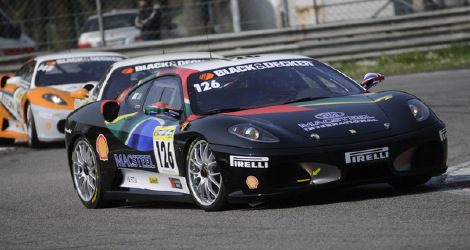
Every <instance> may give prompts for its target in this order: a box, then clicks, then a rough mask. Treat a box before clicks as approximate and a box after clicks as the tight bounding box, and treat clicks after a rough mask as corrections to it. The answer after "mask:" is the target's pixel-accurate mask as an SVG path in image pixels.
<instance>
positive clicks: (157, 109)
mask: <svg viewBox="0 0 470 250" xmlns="http://www.w3.org/2000/svg"><path fill="white" fill-rule="evenodd" d="M181 113H182V111H181V110H179V109H175V108H173V107H171V106H169V105H168V103H166V102H156V103H154V104H151V105H149V106H146V107H145V108H144V114H146V115H162V114H163V115H168V116H171V117H174V118H176V119H179V118H181Z"/></svg>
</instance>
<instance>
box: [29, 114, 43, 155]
mask: <svg viewBox="0 0 470 250" xmlns="http://www.w3.org/2000/svg"><path fill="white" fill-rule="evenodd" d="M26 126H27V128H28V145H29V146H30V147H31V148H38V147H40V146H41V142H40V141H39V139H38V134H37V132H36V125H35V123H34V116H33V112H32V111H31V105H29V106H28V110H27V112H26Z"/></svg>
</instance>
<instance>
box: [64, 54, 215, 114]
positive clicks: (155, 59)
mask: <svg viewBox="0 0 470 250" xmlns="http://www.w3.org/2000/svg"><path fill="white" fill-rule="evenodd" d="M216 58H222V56H221V55H219V54H217V53H213V52H185V53H172V54H161V55H151V56H142V57H136V58H131V59H126V60H122V61H119V62H116V63H114V64H113V65H112V66H111V67H110V68H109V69H108V71H107V72H106V74H105V75H104V76H103V78H101V81H100V82H96V81H95V82H89V83H87V84H85V85H84V86H83V88H82V89H80V90H77V91H75V92H73V93H72V94H71V96H72V97H73V98H76V99H75V108H79V107H81V106H83V105H85V104H87V103H90V102H94V101H99V100H106V99H112V98H115V97H117V96H118V95H119V94H120V93H121V92H122V91H124V90H125V89H127V88H129V87H130V86H131V85H132V84H134V83H136V82H138V81H139V80H141V79H143V78H145V77H147V76H150V75H152V74H156V73H158V72H160V71H161V70H163V69H166V68H170V67H175V66H182V65H186V64H190V63H197V62H201V61H206V60H210V59H216Z"/></svg>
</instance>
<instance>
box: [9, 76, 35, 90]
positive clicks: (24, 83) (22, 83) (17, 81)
mask: <svg viewBox="0 0 470 250" xmlns="http://www.w3.org/2000/svg"><path fill="white" fill-rule="evenodd" d="M5 82H6V83H8V84H13V85H16V86H18V87H23V88H27V89H28V88H29V86H30V83H29V82H27V81H25V80H23V78H21V77H19V76H13V77H9V78H7V79H6V80H5Z"/></svg>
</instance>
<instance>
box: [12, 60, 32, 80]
mask: <svg viewBox="0 0 470 250" xmlns="http://www.w3.org/2000/svg"><path fill="white" fill-rule="evenodd" d="M34 66H36V61H31V62H29V63H27V64H25V65H23V67H21V68H20V69H19V70H18V72H16V76H19V77H21V78H22V79H23V80H25V81H27V82H29V83H31V80H32V79H33V73H34Z"/></svg>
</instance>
